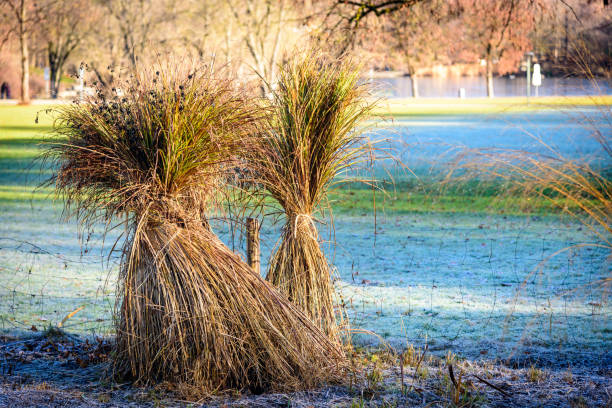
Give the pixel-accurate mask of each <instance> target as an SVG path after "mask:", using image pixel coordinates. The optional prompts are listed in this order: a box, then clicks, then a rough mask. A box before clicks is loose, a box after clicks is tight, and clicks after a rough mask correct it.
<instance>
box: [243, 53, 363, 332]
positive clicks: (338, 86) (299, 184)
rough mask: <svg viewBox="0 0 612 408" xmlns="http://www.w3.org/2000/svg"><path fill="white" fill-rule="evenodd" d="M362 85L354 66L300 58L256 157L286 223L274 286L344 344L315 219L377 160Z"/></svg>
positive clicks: (282, 80)
mask: <svg viewBox="0 0 612 408" xmlns="http://www.w3.org/2000/svg"><path fill="white" fill-rule="evenodd" d="M359 77H360V70H359V67H358V66H357V65H356V64H354V63H353V62H352V61H350V60H341V61H338V60H332V59H329V58H327V57H325V56H324V55H322V54H319V53H316V52H313V51H311V52H307V53H305V54H302V55H298V56H295V57H294V58H293V59H291V60H290V61H289V62H288V63H287V64H285V65H283V66H281V67H280V68H279V76H278V83H277V88H276V89H275V91H274V93H273V102H272V106H271V110H272V114H271V115H270V119H269V120H268V121H267V123H266V129H265V131H264V132H263V133H264V134H263V135H261V137H260V138H259V139H258V143H257V144H256V146H255V147H254V149H253V150H252V151H251V152H250V155H249V160H250V164H251V167H252V168H253V170H254V171H253V173H254V174H255V175H256V179H257V180H256V181H257V183H258V184H259V185H261V186H263V187H264V188H265V190H267V192H268V193H269V194H270V195H271V196H272V197H273V198H274V199H275V200H276V201H277V202H278V203H279V204H280V205H281V206H282V207H283V209H284V212H285V216H286V223H285V226H284V228H283V232H282V236H281V240H280V244H279V245H278V246H277V248H276V251H275V253H274V254H273V255H272V257H271V260H270V267H269V270H268V273H267V278H266V279H267V280H268V281H270V282H272V283H273V284H274V285H275V286H276V287H278V288H279V289H280V290H281V291H282V292H283V293H285V294H286V295H287V296H288V298H289V299H290V300H291V301H292V302H294V303H295V304H296V305H298V306H299V307H300V308H301V309H302V310H304V311H305V312H306V313H307V314H308V315H309V316H310V318H311V319H312V320H313V321H314V322H315V324H317V325H318V326H319V327H320V328H321V329H322V330H324V331H325V332H326V333H327V334H328V336H330V338H332V339H336V340H339V339H340V330H339V326H338V322H337V317H341V316H342V313H339V309H338V307H337V306H336V303H337V302H336V301H335V294H334V287H333V282H332V268H331V267H330V265H329V263H328V261H327V259H326V258H325V255H324V254H323V251H322V250H321V247H320V245H319V240H318V232H317V228H316V225H315V218H314V215H315V214H316V213H317V212H318V211H319V209H320V207H321V204H322V203H323V202H325V201H324V200H325V199H326V197H327V193H328V191H329V190H330V188H332V187H333V186H334V185H335V184H336V183H337V182H339V181H340V179H339V176H341V175H343V173H345V172H346V170H347V169H349V168H350V167H351V166H354V165H356V164H358V163H360V162H361V161H362V160H365V159H366V158H367V157H368V153H370V151H369V149H368V147H367V146H368V145H367V144H366V143H365V140H364V138H363V127H360V125H362V124H363V121H364V120H365V119H367V118H368V117H369V114H370V113H371V110H372V107H373V106H372V104H370V103H368V102H367V100H366V98H367V97H368V96H369V91H368V87H367V86H365V85H360V83H359Z"/></svg>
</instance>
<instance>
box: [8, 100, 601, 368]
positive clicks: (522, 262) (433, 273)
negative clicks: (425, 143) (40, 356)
mask: <svg viewBox="0 0 612 408" xmlns="http://www.w3.org/2000/svg"><path fill="white" fill-rule="evenodd" d="M38 110H40V107H31V108H17V107H1V108H0V276H1V279H2V283H1V285H0V329H2V330H4V331H15V330H30V329H31V328H32V326H36V328H37V329H39V330H40V329H42V328H44V327H45V326H48V325H56V324H59V323H60V322H61V321H62V319H63V318H64V317H65V316H66V315H68V314H69V313H70V312H72V311H73V310H75V309H77V308H79V307H81V306H84V308H83V309H82V310H80V311H79V312H77V313H76V314H75V315H74V316H73V317H72V318H70V319H69V320H67V321H66V322H65V323H64V327H65V328H66V329H67V330H69V331H74V332H81V333H92V332H95V333H102V334H104V333H108V332H109V329H110V326H111V324H110V323H111V321H110V319H111V312H112V306H113V304H114V296H113V292H114V279H115V274H116V262H117V259H116V257H115V256H113V255H111V256H110V258H108V252H107V251H108V249H109V248H110V245H109V243H111V242H112V241H113V240H114V239H115V238H116V237H117V236H118V235H119V234H120V233H121V231H115V232H114V234H115V235H114V236H109V237H107V239H106V251H103V252H101V250H100V248H101V244H102V242H101V237H99V236H93V237H83V239H84V240H85V241H87V240H88V239H89V241H88V243H89V247H90V248H89V250H87V252H85V251H84V250H82V247H81V245H80V242H79V241H78V239H77V238H76V225H75V224H64V223H62V222H61V220H60V216H61V207H60V204H59V203H54V202H53V201H52V200H51V199H50V197H49V193H50V190H48V189H42V190H37V191H35V192H34V193H32V190H33V187H34V186H35V185H37V183H38V181H40V179H41V178H40V177H41V176H40V175H39V167H38V166H34V167H32V159H33V158H34V157H35V156H36V154H37V153H38V147H37V146H36V143H37V142H39V141H40V140H42V138H41V136H40V133H41V132H45V131H47V130H48V129H49V125H50V121H49V119H48V118H47V119H44V118H43V120H41V123H40V124H38V125H36V124H34V117H35V112H36V111H38ZM402 124H404V123H402ZM47 172H48V169H45V168H43V173H47ZM370 194H371V192H369V191H367V190H354V191H352V192H351V191H348V190H342V191H340V192H338V193H337V194H336V195H335V198H334V199H336V200H338V202H337V205H335V215H336V216H335V219H334V221H335V240H336V242H337V247H336V248H335V249H334V248H333V247H329V246H324V249H325V250H326V252H327V254H328V255H329V257H330V259H333V263H334V264H335V265H336V266H337V268H338V273H339V276H340V281H339V282H337V285H338V287H340V288H341V289H342V294H343V298H344V301H345V302H346V304H347V305H348V306H349V313H350V316H351V320H352V324H353V328H354V329H365V330H370V331H373V332H375V333H377V335H379V336H380V338H381V339H383V340H384V341H385V342H389V343H391V344H393V345H396V346H405V345H406V342H411V343H415V344H416V345H417V346H418V345H421V346H422V345H423V344H424V343H425V342H426V341H427V342H428V343H429V344H430V349H431V350H434V351H435V352H436V353H439V354H445V353H446V351H447V350H453V351H454V352H456V353H459V354H463V355H465V356H471V357H478V356H481V357H483V358H493V357H502V356H503V357H506V356H508V355H510V354H512V353H513V351H516V350H515V347H516V346H517V345H519V344H524V345H526V346H527V347H526V348H525V349H523V348H521V349H520V350H527V351H529V352H530V353H534V352H536V354H535V355H544V354H546V353H549V352H553V351H554V352H560V353H561V354H566V355H567V356H568V359H569V360H570V361H571V360H572V359H573V358H574V357H575V356H576V355H578V354H579V352H580V353H583V352H586V353H592V354H593V355H594V356H599V357H603V358H604V359H605V358H608V359H609V358H610V357H609V351H608V349H609V348H610V344H612V326H611V325H610V322H609V317H608V316H609V314H610V311H611V310H610V307H609V306H608V305H606V304H605V303H604V304H603V305H602V299H601V294H600V293H599V292H597V291H596V290H595V289H594V288H592V287H591V286H590V285H589V283H590V282H592V281H594V280H596V279H598V278H601V277H604V276H608V275H609V268H610V265H609V263H607V262H606V255H607V254H606V253H603V252H602V251H601V250H598V249H596V248H591V247H575V248H572V249H569V250H567V251H565V252H563V253H561V254H560V255H558V256H555V257H552V258H550V259H548V258H549V257H550V256H551V255H552V254H553V253H555V252H556V251H558V250H561V249H562V248H567V247H569V246H571V245H575V244H580V243H589V242H593V238H592V237H591V236H590V235H589V233H588V232H587V231H585V230H583V229H582V228H581V225H580V224H579V223H577V222H576V221H574V220H570V219H564V218H562V217H561V216H560V215H548V216H547V215H543V214H542V212H540V211H538V212H539V214H538V215H537V216H535V215H508V214H500V213H499V211H498V210H501V209H502V208H503V206H500V207H499V208H498V209H497V210H496V209H495V208H494V207H493V208H491V207H490V206H489V205H488V204H490V203H491V202H492V200H493V198H494V197H493V198H491V197H489V198H487V197H484V198H481V197H478V198H474V200H475V202H478V203H479V204H478V205H477V206H475V207H471V209H469V211H468V212H464V213H462V214H458V213H456V211H457V210H460V211H465V207H466V206H468V207H469V203H470V202H472V203H474V201H471V199H469V198H466V197H465V196H463V197H459V198H457V197H455V199H452V198H450V199H449V198H448V197H447V198H446V200H447V203H446V205H445V206H444V208H441V206H440V201H434V202H432V200H429V199H428V196H427V195H423V196H421V197H420V198H419V196H418V195H414V194H409V193H407V192H402V191H400V192H398V194H397V196H395V199H394V200H391V198H387V200H388V202H387V205H385V209H384V211H378V215H377V223H376V228H377V230H376V231H377V234H376V235H374V228H375V226H374V217H373V213H372V211H371V207H370V206H369V205H368V203H369V202H370V200H369V198H370ZM390 197H393V196H390ZM377 200H378V203H379V204H380V203H381V201H380V200H382V196H381V195H377ZM449 200H450V201H451V203H450V204H448V201H449ZM478 200H484V201H485V202H484V203H483V202H482V201H478ZM442 201H443V200H442ZM391 203H393V205H391ZM428 203H429V204H428ZM519 204H520V203H519ZM428 205H429V207H428ZM518 207H520V206H519V205H517V211H515V212H518ZM423 208H426V209H427V211H425V212H423V211H422V209H423ZM379 210H380V208H379ZM418 210H421V212H420V213H417V212H414V211H418ZM440 210H444V211H447V213H443V212H440ZM475 210H476V211H478V212H474V211H475ZM487 211H488V212H489V214H485V212H487ZM219 228H220V229H222V228H223V227H222V226H219ZM279 228H280V227H279V226H278V225H276V226H272V225H268V224H267V225H264V228H263V229H262V243H263V244H264V247H263V248H262V250H263V251H262V252H263V253H262V256H263V260H264V261H265V260H266V259H267V256H269V253H270V251H271V250H272V248H273V246H274V244H275V243H276V240H277V237H278V233H279ZM320 229H321V233H322V236H323V237H324V238H328V237H329V235H328V234H326V231H327V229H326V227H325V226H321V227H320ZM225 236H226V237H227V241H228V242H230V238H229V235H227V234H226V235H225ZM240 247H241V246H240V243H239V242H238V241H236V248H237V250H240ZM60 254H61V255H60ZM540 264H541V269H537V268H538V265H540ZM266 267H267V265H265V264H264V265H262V270H265V268H266ZM356 340H357V341H358V342H359V343H361V344H371V343H377V342H379V341H380V339H379V338H378V337H376V336H373V335H365V334H359V335H356ZM521 340H523V343H519V341H521ZM521 352H522V351H521ZM538 353H539V354H538ZM515 354H517V353H516V352H515ZM533 355H534V354H532V356H533Z"/></svg>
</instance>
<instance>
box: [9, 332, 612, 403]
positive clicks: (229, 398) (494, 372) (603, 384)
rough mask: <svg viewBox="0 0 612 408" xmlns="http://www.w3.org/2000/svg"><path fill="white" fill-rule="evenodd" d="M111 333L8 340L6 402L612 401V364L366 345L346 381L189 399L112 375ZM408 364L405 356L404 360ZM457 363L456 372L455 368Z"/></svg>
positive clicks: (47, 334) (38, 335) (55, 334)
mask: <svg viewBox="0 0 612 408" xmlns="http://www.w3.org/2000/svg"><path fill="white" fill-rule="evenodd" d="M111 350H112V339H111V338H98V339H91V338H83V337H79V336H73V335H68V334H66V333H63V332H60V331H52V330H48V331H46V332H43V333H41V332H37V333H33V334H32V335H27V336H25V335H24V336H18V337H8V336H4V337H0V406H3V407H4V406H6V407H31V406H39V407H71V408H76V407H116V406H121V407H124V406H125V407H149V406H151V407H152V406H155V407H158V406H169V407H174V406H211V407H225V406H231V407H235V406H249V407H271V406H279V407H281V406H282V407H287V406H291V407H351V406H364V407H368V406H387V407H401V406H415V407H425V406H428V407H438V406H439V407H446V406H462V407H470V406H472V407H479V406H483V407H485V406H486V407H529V406H538V407H556V408H557V407H612V366H610V364H609V360H608V362H607V363H603V364H602V362H601V361H595V360H592V361H589V360H588V359H585V360H584V364H583V365H582V366H573V367H571V368H567V367H566V368H563V367H562V366H561V365H559V364H558V365H556V366H551V365H550V364H547V365H546V367H544V366H542V365H538V364H537V363H534V362H517V361H512V362H509V363H510V364H509V365H507V364H505V363H502V362H486V361H479V362H474V361H470V360H461V359H459V358H458V357H457V356H455V355H452V354H449V355H447V356H446V357H445V358H439V357H436V356H434V355H432V354H430V353H429V352H428V351H427V350H425V351H422V350H414V349H411V350H410V351H405V352H403V353H397V352H395V351H392V350H386V351H381V350H374V351H373V350H360V351H358V352H357V353H356V354H355V356H354V358H353V362H354V366H355V367H356V368H357V370H358V374H350V375H347V378H346V382H345V384H343V385H341V386H334V387H325V388H321V389H317V390H312V391H306V392H297V393H291V394H263V395H250V394H240V393H236V394H233V395H232V394H224V395H217V396H211V397H209V398H207V399H205V400H200V401H186V400H184V399H182V398H181V397H179V393H178V392H177V390H173V389H171V388H168V387H167V386H158V387H138V386H134V385H132V384H119V383H117V382H115V381H112V380H111V379H110V377H109V367H110V364H109V357H110V355H111V354H110V353H111V352H112V351H111ZM400 362H403V364H401V363H400ZM449 366H452V374H451V372H450V370H449Z"/></svg>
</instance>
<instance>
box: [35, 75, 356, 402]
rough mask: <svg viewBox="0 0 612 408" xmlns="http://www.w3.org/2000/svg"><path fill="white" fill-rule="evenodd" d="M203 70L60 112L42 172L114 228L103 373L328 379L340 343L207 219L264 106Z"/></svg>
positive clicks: (82, 212) (294, 383) (83, 217)
mask: <svg viewBox="0 0 612 408" xmlns="http://www.w3.org/2000/svg"><path fill="white" fill-rule="evenodd" d="M233 84H234V82H233V81H232V80H230V79H225V78H224V77H221V76H219V75H218V74H215V73H214V72H213V71H212V70H201V71H195V72H190V71H186V70H184V69H181V68H180V67H165V66H164V67H160V69H159V70H158V71H150V72H149V71H147V72H144V73H140V74H137V75H136V77H134V78H132V79H131V80H130V81H127V82H126V83H124V84H122V85H121V88H120V89H121V91H115V92H114V93H113V94H111V96H109V94H108V92H103V91H101V92H99V93H98V95H96V96H95V97H93V98H91V100H89V101H87V102H84V103H79V104H73V105H70V106H66V107H61V108H59V113H58V115H59V116H58V119H57V121H56V132H57V133H58V134H59V135H62V136H63V137H64V138H63V139H59V140H58V141H57V142H56V143H54V144H52V145H51V146H50V147H49V150H48V152H47V157H48V158H49V159H50V160H52V161H54V162H55V164H56V165H57V169H58V170H57V174H56V175H55V177H54V178H53V179H52V180H51V181H50V182H51V183H53V184H55V188H56V191H57V192H58V193H59V194H60V195H62V196H63V197H64V200H65V211H66V215H67V216H70V215H73V216H76V217H77V219H78V220H79V221H80V224H81V225H82V227H83V228H92V227H93V226H94V225H96V224H98V223H104V225H105V227H106V229H107V231H108V230H109V229H112V228H114V227H116V226H118V225H120V224H121V223H125V225H126V226H127V228H128V234H127V236H126V238H125V241H124V243H123V248H122V251H123V256H122V262H121V265H120V272H119V280H118V281H119V284H118V292H117V294H118V296H117V306H116V315H117V316H116V322H115V325H116V331H117V332H116V334H117V339H116V353H115V358H114V369H115V373H116V374H117V375H118V376H120V377H123V378H130V379H135V380H137V381H140V382H143V383H151V382H158V381H165V382H169V383H174V384H178V386H179V389H182V390H183V391H184V392H185V393H189V394H192V395H193V394H195V395H196V396H201V395H202V394H206V393H212V392H216V391H222V390H227V389H238V390H246V389H248V390H252V391H263V390H269V389H272V390H293V389H298V388H308V387H312V386H316V385H318V384H320V383H322V382H326V381H335V380H337V379H339V378H340V376H341V371H342V369H343V368H344V361H345V360H344V355H343V352H342V349H341V348H340V347H339V346H338V345H337V344H336V343H334V342H332V341H330V340H329V339H328V338H327V336H325V334H324V333H323V332H322V331H321V330H319V329H318V328H317V327H316V326H315V325H314V324H313V323H312V322H311V321H310V320H309V319H308V317H307V316H306V315H305V314H304V313H303V312H301V311H300V310H299V309H297V308H296V307H295V306H294V305H292V304H291V303H290V302H289V301H288V300H287V299H286V298H285V297H284V296H283V295H281V294H280V293H279V292H278V291H277V290H276V289H275V288H274V287H273V286H272V285H270V284H269V283H268V282H266V281H264V280H263V279H262V278H261V277H260V276H259V275H258V274H256V273H255V272H254V271H253V270H252V269H251V268H250V267H249V266H248V265H246V264H245V263H244V262H242V261H241V260H240V259H239V257H238V256H237V255H236V254H234V253H233V252H232V251H231V250H230V249H229V248H227V247H226V246H225V245H224V244H223V243H222V242H221V241H220V240H219V239H218V238H217V236H216V235H215V234H214V233H213V232H212V231H211V229H210V226H209V225H208V222H207V214H209V213H210V212H211V211H213V210H215V209H216V208H220V207H221V206H220V205H219V203H218V202H217V200H219V196H220V195H222V194H221V192H222V190H223V189H224V187H225V183H226V180H227V178H228V174H231V172H232V171H233V169H234V168H235V165H236V163H235V158H237V157H239V156H241V149H243V148H245V147H248V146H249V145H250V141H249V140H250V135H253V134H255V130H256V127H257V124H258V123H259V121H260V120H261V118H262V116H263V113H262V110H261V108H260V107H259V105H258V104H256V103H252V101H250V100H248V98H246V97H245V96H244V95H245V93H244V92H241V91H239V90H237V89H235V88H234V85H233Z"/></svg>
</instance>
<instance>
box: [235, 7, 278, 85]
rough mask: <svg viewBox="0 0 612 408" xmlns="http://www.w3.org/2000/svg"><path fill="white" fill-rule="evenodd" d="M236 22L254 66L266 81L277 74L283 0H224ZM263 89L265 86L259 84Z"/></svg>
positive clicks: (270, 82)
mask: <svg viewBox="0 0 612 408" xmlns="http://www.w3.org/2000/svg"><path fill="white" fill-rule="evenodd" d="M225 1H226V4H227V5H228V7H229V9H230V11H231V14H232V16H233V18H234V21H235V22H236V24H237V26H238V28H239V30H240V31H239V32H240V34H239V35H240V36H241V38H242V41H243V43H244V45H245V46H246V49H247V50H248V53H249V55H250V56H251V58H252V60H253V63H254V69H255V71H256V72H257V74H258V75H259V76H260V77H261V78H262V79H263V80H264V82H265V83H266V84H269V85H271V84H272V83H273V81H274V77H275V75H276V66H277V64H278V57H279V49H280V43H281V37H282V33H283V28H284V26H285V24H286V21H285V17H286V6H287V4H286V0H278V1H273V0H263V1H262V0H244V1H237V0H225ZM262 91H263V92H265V89H264V88H262Z"/></svg>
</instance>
